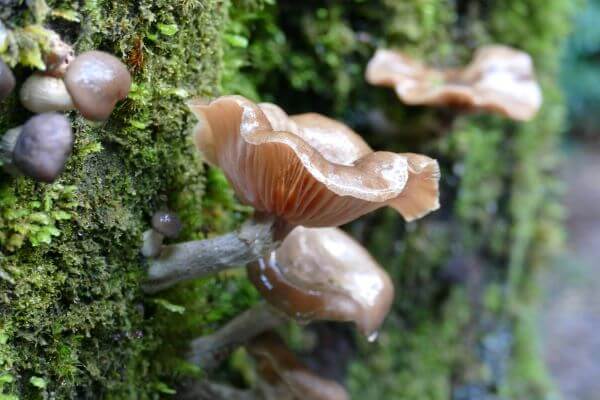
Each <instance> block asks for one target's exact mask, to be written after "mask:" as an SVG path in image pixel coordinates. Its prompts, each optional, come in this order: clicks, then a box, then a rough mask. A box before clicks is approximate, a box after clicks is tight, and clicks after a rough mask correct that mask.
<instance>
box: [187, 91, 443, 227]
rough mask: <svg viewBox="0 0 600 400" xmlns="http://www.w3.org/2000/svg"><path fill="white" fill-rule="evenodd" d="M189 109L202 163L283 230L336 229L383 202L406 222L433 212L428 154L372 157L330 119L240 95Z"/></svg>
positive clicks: (434, 181)
mask: <svg viewBox="0 0 600 400" xmlns="http://www.w3.org/2000/svg"><path fill="white" fill-rule="evenodd" d="M189 106H190V108H191V110H192V111H193V112H194V113H195V114H196V116H197V117H198V119H199V123H198V125H197V126H196V129H195V131H194V138H195V141H196V145H197V147H198V149H199V150H200V151H201V152H202V153H203V155H204V157H205V159H206V160H207V161H208V162H209V163H211V164H213V165H217V166H219V167H220V168H222V169H223V170H224V172H225V175H226V176H227V178H228V179H229V182H230V183H231V184H232V186H233V188H234V190H235V192H236V194H237V195H238V197H239V198H240V199H241V201H242V202H243V203H245V204H248V205H251V206H253V207H254V208H255V209H256V210H257V211H258V212H261V213H265V214H269V215H274V216H276V217H279V218H280V219H282V220H284V221H285V222H287V223H288V224H289V225H292V226H295V225H304V226H310V227H319V226H337V225H342V224H345V223H347V222H349V221H352V220H353V219H355V218H358V217H360V216H361V215H364V214H366V213H368V212H370V211H373V210H375V209H377V208H380V207H383V206H387V205H389V206H392V207H394V208H396V209H397V210H398V211H399V212H400V213H401V214H402V215H403V216H404V218H405V219H406V220H409V221H410V220H413V219H415V218H419V217H421V216H423V215H425V214H427V213H428V212H430V211H432V210H435V209H437V208H438V207H439V203H438V180H439V167H438V164H437V162H436V161H435V160H432V159H430V158H428V157H425V156H420V155H416V154H411V153H406V154H395V153H390V152H373V151H372V150H371V148H370V147H369V146H368V145H367V144H366V143H365V142H364V141H363V140H362V139H361V138H360V136H358V135H357V134H356V133H355V132H354V131H352V130H351V129H350V128H348V127H347V126H345V125H344V124H341V123H339V122H337V121H334V120H331V119H329V118H326V117H324V116H321V115H318V114H302V115H297V116H292V117H289V116H287V114H286V113H285V112H284V111H283V110H281V109H280V108H279V107H277V106H275V105H272V104H260V105H256V104H254V103H252V102H251V101H249V100H248V99H246V98H244V97H241V96H224V97H221V98H219V99H217V100H215V101H213V102H211V103H210V104H205V103H200V102H191V103H189Z"/></svg>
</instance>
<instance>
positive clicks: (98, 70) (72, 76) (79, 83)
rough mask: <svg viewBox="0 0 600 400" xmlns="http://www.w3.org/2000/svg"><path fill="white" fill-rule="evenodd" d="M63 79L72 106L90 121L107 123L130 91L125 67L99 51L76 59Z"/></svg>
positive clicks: (112, 57) (128, 77) (114, 58)
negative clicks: (120, 101) (119, 102)
mask: <svg viewBox="0 0 600 400" xmlns="http://www.w3.org/2000/svg"><path fill="white" fill-rule="evenodd" d="M64 79H65V84H66V86H67V90H68V91H69V93H70V94H71V97H72V99H73V103H74V104H75V107H76V108H77V109H78V110H79V112H80V113H81V115H83V116H84V118H86V119H89V120H92V121H104V120H106V119H107V118H108V117H109V116H110V114H111V113H112V111H113V109H114V108H115V105H116V104H117V102H118V101H119V100H123V99H124V98H125V97H127V95H128V94H129V90H130V88H131V75H130V74H129V71H127V67H126V66H125V64H123V63H122V62H121V61H120V60H119V59H117V58H116V57H114V56H112V55H110V54H108V53H104V52H102V51H88V52H85V53H82V54H80V55H79V56H77V57H76V58H75V60H73V62H71V64H70V65H69V67H68V69H67V72H66V74H65V77H64Z"/></svg>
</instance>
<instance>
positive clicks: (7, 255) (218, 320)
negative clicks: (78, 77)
mask: <svg viewBox="0 0 600 400" xmlns="http://www.w3.org/2000/svg"><path fill="white" fill-rule="evenodd" d="M48 6H49V8H48V10H47V12H46V11H44V7H43V2H41V1H40V0H38V1H37V2H27V4H25V5H24V4H21V2H19V1H14V2H11V3H10V7H9V8H8V9H7V10H3V11H2V14H0V15H1V16H2V18H3V19H7V18H10V21H11V25H10V26H8V27H9V28H10V29H12V30H13V32H16V34H15V35H14V36H13V38H17V39H15V40H13V42H12V43H13V44H12V45H11V46H9V47H7V48H6V49H3V52H2V57H3V58H4V59H6V60H7V61H9V62H10V63H11V65H15V64H18V66H17V67H16V68H15V71H16V73H17V75H18V77H20V78H22V77H23V76H24V75H25V74H26V73H28V71H29V68H30V67H31V66H35V65H36V62H35V60H36V54H37V53H36V50H35V49H36V46H37V48H38V49H39V48H40V46H43V42H44V40H43V38H40V37H39V36H35V35H34V36H32V35H29V34H26V32H29V31H28V30H27V27H30V26H32V24H42V23H44V26H45V27H46V28H47V29H52V30H55V31H57V32H60V33H61V34H63V35H64V36H65V37H66V38H67V39H69V40H72V41H74V42H75V43H76V47H77V49H78V50H79V51H83V50H86V49H91V48H99V49H102V50H106V51H109V52H111V53H114V54H116V55H118V56H121V57H122V58H123V59H125V60H126V61H127V64H128V65H129V67H130V69H131V70H132V71H133V72H134V80H135V84H134V87H133V90H132V93H131V95H130V96H129V99H128V100H126V101H125V102H122V103H121V104H120V105H119V107H118V109H117V110H116V111H115V113H114V115H113V117H112V118H111V119H110V120H109V121H108V122H106V123H104V124H99V125H97V124H89V123H87V122H85V121H83V120H82V119H81V118H80V117H78V116H77V115H76V114H74V113H73V114H71V115H70V117H71V118H72V120H73V124H74V127H75V128H76V132H77V139H76V145H75V152H74V154H73V157H71V159H70V160H69V163H68V165H67V169H66V172H65V174H63V176H62V177H61V179H60V181H59V182H58V183H57V184H54V185H40V184H34V183H32V182H31V181H29V180H27V179H24V178H12V177H9V176H7V175H2V177H1V178H2V180H1V181H0V205H2V209H0V245H1V246H2V247H1V251H2V255H1V258H0V277H1V278H2V279H0V290H1V292H2V296H0V299H1V300H0V301H1V304H0V312H1V313H2V325H1V326H0V368H1V369H0V386H1V390H2V393H4V394H5V396H9V395H14V396H19V397H20V398H23V399H25V398H43V397H44V396H54V397H56V398H75V397H77V398H90V397H105V398H115V399H121V398H142V399H143V398H158V397H160V396H166V395H168V394H171V393H173V390H174V388H175V387H176V383H177V381H178V380H179V379H180V378H181V377H182V376H189V375H192V376H200V373H199V371H198V369H197V368H195V367H193V366H190V365H188V364H186V363H185V362H184V361H183V360H182V358H181V354H182V351H183V350H184V348H185V344H186V342H187V340H188V339H189V338H191V337H194V336H196V335H199V334H204V333H208V332H210V331H212V330H214V329H216V328H218V327H219V326H220V325H221V324H222V323H223V321H224V320H226V319H228V318H230V317H232V316H233V315H235V314H236V313H238V312H239V311H241V310H242V309H244V308H247V307H248V306H249V304H251V303H253V302H255V301H256V299H257V294H256V292H255V291H254V289H252V288H251V287H250V285H249V284H248V283H247V281H246V280H245V278H244V276H243V273H241V272H234V273H232V274H227V275H224V276H221V277H218V278H213V279H205V280H201V281H198V282H193V283H188V284H185V285H181V286H179V287H178V288H177V289H176V290H171V291H168V292H165V293H161V294H160V295H159V296H157V297H155V298H144V296H143V295H142V294H141V293H140V291H139V281H140V279H142V278H143V262H142V260H141V259H140V257H139V255H138V250H137V249H138V248H139V246H140V237H141V233H142V231H143V230H144V229H146V228H147V226H148V222H149V218H150V216H151V214H152V212H153V211H154V210H156V209H158V208H162V207H170V208H172V209H174V210H176V211H177V212H179V214H180V216H181V217H182V219H183V220H184V222H185V231H184V234H183V236H182V238H181V239H182V240H183V239H189V238H200V237H205V236H210V235H214V234H217V233H218V232H223V231H228V230H231V229H233V228H234V227H235V226H237V225H238V224H239V223H240V221H242V220H243V219H244V218H245V217H246V216H247V215H248V213H249V211H250V210H249V209H248V208H246V207H242V206H240V205H239V204H238V203H237V202H236V200H235V198H234V196H233V193H232V191H231V189H230V188H229V186H228V185H227V182H226V180H225V179H224V177H223V175H222V173H220V172H219V171H218V170H215V169H207V170H204V169H203V168H202V166H201V164H200V162H199V161H200V160H199V159H198V156H197V155H196V153H195V152H194V151H193V146H192V145H191V143H190V142H189V128H190V126H191V125H193V123H194V121H193V117H192V116H190V115H189V113H188V112H187V110H186V109H185V106H184V104H183V100H184V99H185V98H188V97H192V96H204V97H210V96H214V95H216V94H217V93H218V92H219V91H223V92H238V93H241V94H244V95H246V96H249V97H251V98H253V99H256V100H269V101H275V102H277V103H279V104H281V105H282V106H284V108H286V109H287V110H289V111H291V112H300V111H313V110H317V111H319V112H322V113H324V114H328V115H333V116H338V117H340V118H343V119H345V121H347V122H348V123H349V124H351V125H353V126H355V127H356V128H357V129H359V130H360V132H361V133H363V134H364V135H365V137H366V139H367V140H368V141H369V142H370V143H371V144H372V145H373V146H374V147H377V148H382V149H387V150H393V151H415V152H424V153H427V154H430V155H432V156H435V157H436V158H438V159H439V160H440V164H441V166H442V169H443V176H444V177H445V178H444V180H443V185H442V204H443V209H442V210H440V211H439V212H437V213H436V214H433V215H432V216H430V217H428V218H426V219H425V220H422V221H419V222H417V223H412V224H404V223H403V222H401V220H400V218H399V217H398V216H397V215H395V214H394V213H393V212H390V211H385V210H384V211H381V212H378V213H375V214H373V215H370V216H368V217H366V218H364V219H362V220H361V221H357V223H355V224H353V225H352V226H351V227H349V229H350V230H351V231H352V232H353V233H354V234H355V235H356V236H357V237H360V238H361V239H362V240H363V241H364V242H365V243H368V244H369V247H370V249H371V251H372V253H373V254H374V256H375V257H377V258H378V260H379V261H380V262H381V263H382V264H383V265H384V266H385V267H386V268H387V269H388V271H389V273H390V275H391V276H392V277H393V278H394V281H395V283H396V288H397V298H396V301H395V303H394V307H393V312H392V314H391V316H390V318H389V321H388V323H387V324H386V326H385V327H384V329H383V330H382V332H381V335H380V341H379V342H378V343H377V344H375V345H367V344H366V343H362V344H361V346H360V350H361V351H360V356H359V358H357V360H355V362H354V363H353V364H352V366H351V369H350V374H349V376H348V379H347V383H348V386H349V388H350V389H351V391H352V393H353V396H354V397H355V398H363V397H364V398H366V397H369V398H400V399H402V398H412V399H446V398H450V397H455V398H462V397H461V396H463V397H464V393H472V391H473V390H476V391H478V392H477V393H483V394H481V396H485V395H497V394H501V395H506V397H508V398H532V396H533V397H535V398H537V397H540V398H541V397H543V396H544V394H545V393H547V392H548V385H547V380H546V379H545V375H544V370H543V367H542V366H541V364H540V363H539V359H538V357H537V354H536V353H535V352H531V351H528V349H529V348H530V347H529V345H530V342H529V340H531V338H532V337H533V336H534V333H532V332H531V330H530V329H529V328H530V327H531V325H530V324H527V321H528V320H527V318H524V317H523V314H522V312H521V310H522V309H523V306H524V305H527V304H528V303H530V302H531V301H532V300H533V299H534V297H535V290H533V289H532V285H531V284H530V282H531V277H532V276H533V274H534V272H535V271H536V270H540V269H542V268H543V267H544V263H545V262H546V260H547V258H548V257H549V256H550V254H551V250H553V248H556V247H559V245H560V239H561V230H560V220H561V218H562V211H561V209H560V206H559V205H558V203H557V197H558V195H559V193H560V187H559V185H558V184H557V182H556V179H555V178H554V173H555V171H556V169H557V168H558V165H559V164H558V159H557V157H556V145H557V142H558V134H559V132H560V128H561V121H562V118H563V107H562V99H561V96H560V93H559V92H558V90H557V89H556V87H555V84H554V83H553V82H554V78H555V75H556V72H557V60H558V57H557V52H556V50H557V48H558V46H559V44H560V42H561V40H562V38H563V37H564V35H565V34H566V33H567V30H568V26H569V23H568V21H569V18H568V16H569V15H570V13H571V12H572V9H573V3H572V2H570V1H568V0H561V1H555V2H551V3H550V4H548V2H544V1H542V0H525V1H523V0H510V1H506V2H502V4H496V3H494V2H487V1H460V2H453V1H449V0H435V1H425V2H424V1H421V0H407V1H403V2H397V1H391V0H377V1H368V2H367V1H364V0H352V1H341V0H334V1H331V0H328V1H324V0H323V1H321V0H318V1H311V2H310V4H308V3H307V4H305V3H302V2H297V1H288V0H280V1H278V2H275V1H272V0H212V1H200V0H176V1H173V0H141V1H139V2H136V3H135V4H134V3H131V2H122V1H116V0H85V1H83V2H77V1H70V0H62V1H59V0H54V1H48ZM290 15H293V16H294V18H289V17H288V16H290ZM44 19H45V22H43V21H42V20H44ZM42 32H44V31H42ZM42 36H43V35H42ZM493 42H499V43H506V44H509V45H513V46H517V47H520V48H523V49H525V50H526V51H528V52H530V53H531V54H532V56H533V57H534V60H535V62H536V66H537V69H538V75H539V78H540V80H541V81H542V83H543V87H544V95H545V99H546V101H545V106H544V108H543V110H542V111H541V113H540V116H539V117H538V118H537V119H535V120H534V121H533V122H530V123H527V124H516V123H512V122H508V121H506V120H503V119H500V118H497V117H482V116H470V115H460V116H456V117H457V118H456V119H455V120H454V123H453V124H450V123H448V121H449V120H453V118H454V117H455V116H454V115H451V117H452V118H447V117H448V115H447V113H444V112H440V111H438V110H431V109H427V108H419V107H404V106H402V105H400V103H399V102H398V100H397V99H396V97H395V95H394V94H393V93H392V92H391V91H390V90H388V89H384V88H373V87H370V86H368V85H367V84H366V83H365V82H364V79H363V73H364V66H365V64H366V62H367V61H368V59H369V57H370V56H371V54H372V53H373V51H374V49H375V48H376V47H378V46H383V45H385V46H391V47H398V48H402V49H404V50H406V51H408V52H410V53H411V54H413V55H414V56H417V57H420V58H422V59H425V60H427V61H428V62H432V63H434V64H437V65H443V66H448V65H457V64H461V63H463V62H464V61H465V60H467V59H468V58H469V57H470V56H471V54H472V52H473V50H474V49H475V48H476V47H477V46H479V45H481V44H484V43H493ZM0 47H1V46H0ZM22 54H25V56H23V55H22ZM7 110H10V112H6V111H7ZM373 110H382V111H383V113H384V115H385V117H386V118H387V119H389V120H390V121H392V122H394V123H395V124H396V125H397V126H398V129H397V132H393V133H390V132H387V133H386V132H382V131H381V130H380V129H377V127H374V125H373V123H372V120H371V119H370V116H371V113H372V111H373ZM27 115H28V114H27V113H26V112H25V111H24V110H23V109H22V108H20V107H19V105H18V104H17V102H16V100H15V98H14V96H13V97H12V98H11V99H9V100H8V101H7V102H5V103H3V104H2V105H0V129H1V130H5V129H8V128H10V127H13V126H15V125H17V124H20V123H22V122H23V121H24V120H25V119H26V117H27ZM47 199H49V200H47ZM449 260H450V261H452V260H458V263H459V264H462V265H467V264H468V263H467V261H466V260H476V261H474V262H470V261H469V263H470V264H468V265H474V267H472V269H466V270H462V272H461V274H460V275H461V276H460V278H461V279H459V281H460V282H452V281H449V280H448V279H447V278H444V271H445V270H446V269H447V268H450V265H451V264H452V263H451V262H449ZM454 264H456V262H454ZM525 308H526V307H525ZM490 343H491V344H490ZM498 343H500V344H498ZM373 346H374V347H373ZM243 358H244V357H243V356H238V357H236V358H235V359H234V360H233V362H232V363H233V364H234V365H233V367H232V369H230V370H225V371H224V372H223V373H222V375H221V376H222V377H223V378H224V379H229V380H231V381H236V382H237V381H239V380H240V377H239V376H237V375H236V372H235V371H236V370H240V371H242V375H248V374H249V373H248V371H247V369H248V368H247V363H245V362H243ZM236 360H237V361H236ZM240 360H242V361H240ZM236 363H237V364H239V365H237V367H236V366H235V364H236ZM507 366H510V367H511V371H512V373H506V371H505V370H506V368H507ZM372 382H377V385H374V384H372Z"/></svg>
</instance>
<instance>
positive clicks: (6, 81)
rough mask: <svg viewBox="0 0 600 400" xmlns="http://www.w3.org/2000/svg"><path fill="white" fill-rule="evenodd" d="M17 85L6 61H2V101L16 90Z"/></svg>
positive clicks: (0, 72)
mask: <svg viewBox="0 0 600 400" xmlns="http://www.w3.org/2000/svg"><path fill="white" fill-rule="evenodd" d="M15 84H16V82H15V76H14V75H13V73H12V71H11V70H10V68H9V67H8V65H6V64H5V63H4V61H2V60H0V101H2V100H4V99H5V98H7V97H8V95H9V94H10V93H11V92H12V91H13V89H14V88H15Z"/></svg>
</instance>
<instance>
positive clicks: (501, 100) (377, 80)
mask: <svg viewBox="0 0 600 400" xmlns="http://www.w3.org/2000/svg"><path fill="white" fill-rule="evenodd" d="M365 75H366V79H367V81H368V82H369V83H371V84H373V85H378V86H388V87H393V88H394V89H395V91H396V93H397V95H398V97H399V98H400V99H401V100H402V101H403V102H405V103H406V104H409V105H433V106H447V107H455V108H460V109H465V110H474V111H486V112H492V113H497V114H501V115H504V116H506V117H508V118H511V119H514V120H519V121H526V120H529V119H531V118H533V117H534V116H535V114H536V113H537V111H538V110H539V108H540V107H541V104H542V92H541V89H540V86H539V85H538V83H537V81H536V79H535V74H534V69H533V62H532V60H531V57H530V56H529V55H528V54H527V53H524V52H522V51H519V50H515V49H512V48H510V47H506V46H499V45H495V46H485V47H482V48H480V49H478V50H477V51H476V53H475V56H474V58H473V60H472V61H471V62H470V63H469V64H468V65H467V66H465V67H464V68H462V69H435V68H432V67H429V66H426V65H424V64H423V63H421V62H419V61H417V60H415V59H413V58H411V57H409V56H407V55H405V54H403V53H401V52H398V51H393V50H384V49H380V50H377V52H376V53H375V55H374V56H373V58H372V59H371V60H370V61H369V64H368V66H367V70H366V74H365Z"/></svg>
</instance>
